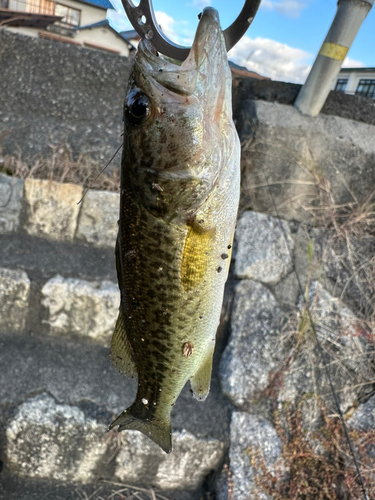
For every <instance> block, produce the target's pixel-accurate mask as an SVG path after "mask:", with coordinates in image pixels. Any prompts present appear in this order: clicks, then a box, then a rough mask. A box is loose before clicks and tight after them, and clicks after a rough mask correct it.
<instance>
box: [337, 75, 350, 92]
mask: <svg viewBox="0 0 375 500" xmlns="http://www.w3.org/2000/svg"><path fill="white" fill-rule="evenodd" d="M347 83H348V79H347V78H338V80H337V82H336V87H335V90H336V91H337V92H345V89H346V84H347Z"/></svg>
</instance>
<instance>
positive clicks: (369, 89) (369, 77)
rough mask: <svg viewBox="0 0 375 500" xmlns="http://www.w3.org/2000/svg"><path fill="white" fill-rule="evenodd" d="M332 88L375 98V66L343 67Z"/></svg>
mask: <svg viewBox="0 0 375 500" xmlns="http://www.w3.org/2000/svg"><path fill="white" fill-rule="evenodd" d="M332 90H336V91H339V92H345V94H355V95H360V96H362V97H369V98H370V99H374V100H375V68H341V70H340V73H339V74H338V77H337V78H336V81H335V83H334V85H333V87H332Z"/></svg>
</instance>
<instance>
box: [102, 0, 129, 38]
mask: <svg viewBox="0 0 375 500" xmlns="http://www.w3.org/2000/svg"><path fill="white" fill-rule="evenodd" d="M111 3H112V5H113V7H114V9H108V11H107V19H108V21H109V22H110V23H111V26H113V28H114V29H115V30H117V31H126V30H132V29H133V26H132V25H131V23H130V21H129V19H128V17H127V15H126V14H125V11H124V7H123V6H122V3H121V0H111Z"/></svg>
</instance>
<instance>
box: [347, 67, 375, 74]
mask: <svg viewBox="0 0 375 500" xmlns="http://www.w3.org/2000/svg"><path fill="white" fill-rule="evenodd" d="M351 72H353V73H354V72H356V73H357V72H358V73H371V72H375V68H364V67H363V66H361V67H360V68H341V69H340V73H351Z"/></svg>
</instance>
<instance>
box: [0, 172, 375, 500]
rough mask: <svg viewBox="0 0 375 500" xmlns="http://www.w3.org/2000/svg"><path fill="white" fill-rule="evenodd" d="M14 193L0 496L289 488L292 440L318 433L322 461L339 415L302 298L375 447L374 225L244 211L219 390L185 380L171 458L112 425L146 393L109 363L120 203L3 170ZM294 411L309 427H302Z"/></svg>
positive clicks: (2, 237)
mask: <svg viewBox="0 0 375 500" xmlns="http://www.w3.org/2000/svg"><path fill="white" fill-rule="evenodd" d="M0 192H1V200H6V203H4V202H3V203H2V206H1V207H0V221H1V226H0V227H1V234H0V365H1V366H2V370H1V383H0V401H1V403H0V406H1V413H0V414H1V417H0V453H1V456H0V458H1V461H2V462H3V463H4V468H3V471H2V473H1V474H2V476H3V477H2V482H1V484H2V486H0V497H1V498H7V499H8V498H9V499H13V498H14V499H15V498H17V500H19V499H25V500H26V499H27V498H30V496H31V495H32V493H33V491H38V494H39V497H38V498H41V499H44V498H45V499H47V498H51V497H53V496H56V494H57V491H59V492H60V496H61V497H62V498H66V499H68V498H73V497H72V494H73V492H74V491H76V490H77V488H78V489H79V490H80V491H82V492H84V493H85V494H87V495H89V494H91V493H94V491H95V488H97V487H98V486H100V487H101V488H102V489H101V495H102V498H106V497H105V496H103V495H104V494H108V496H109V495H110V493H111V490H110V489H108V488H110V487H109V484H110V483H104V482H103V481H102V480H103V479H104V480H106V481H112V482H114V483H117V484H118V486H117V488H119V489H121V488H120V486H119V485H121V484H130V485H133V488H136V489H135V490H134V489H133V492H134V491H138V493H139V495H144V496H143V497H139V498H148V495H149V493H147V492H150V491H151V490H152V494H153V495H156V498H159V496H158V491H160V495H162V497H163V498H170V499H176V500H177V499H178V500H181V499H182V500H185V499H186V500H188V499H191V500H198V499H201V498H205V497H204V495H206V494H208V492H210V494H211V498H212V496H213V497H214V498H217V499H218V500H229V499H231V500H248V499H250V498H256V496H255V495H256V494H258V493H259V491H263V493H262V495H265V496H262V498H272V495H271V494H270V493H269V494H267V495H268V496H267V495H266V493H265V492H267V491H271V492H272V491H273V490H272V488H274V491H273V493H274V494H276V493H275V491H276V492H278V493H280V491H281V492H284V494H285V491H286V492H287V491H288V490H287V489H286V490H285V489H284V490H282V487H284V488H288V484H289V483H288V480H289V481H292V480H295V476H293V474H295V473H296V469H295V463H293V460H292V459H291V455H290V452H289V451H288V450H289V448H288V447H290V446H291V444H290V442H289V441H288V432H289V433H290V432H292V431H293V432H295V433H297V434H296V435H293V434H291V438H290V440H291V441H292V442H294V441H295V440H296V439H297V438H299V439H302V438H304V439H305V441H306V436H307V439H310V441H306V442H305V441H303V443H304V445H305V446H310V448H308V449H307V451H308V452H310V454H311V457H310V458H311V459H312V458H313V457H315V458H316V457H318V459H317V460H318V461H319V460H320V461H322V460H323V458H324V456H326V455H327V454H329V453H330V452H331V451H332V450H329V449H328V450H327V449H326V448H327V443H326V440H325V439H323V440H322V439H321V436H326V435H327V433H328V432H331V431H330V428H329V427H328V430H327V428H325V426H324V423H323V425H322V412H324V411H325V412H326V413H328V414H329V415H331V418H332V416H333V415H335V413H336V409H335V406H334V402H333V399H332V394H331V392H330V385H329V381H328V379H327V376H326V372H325V368H324V365H323V364H322V358H321V355H320V353H319V349H318V347H317V345H316V341H315V339H314V336H313V334H312V331H311V325H310V324H309V321H308V319H307V318H306V308H305V305H304V299H303V297H308V302H309V306H310V313H311V316H312V318H313V321H314V324H315V326H316V332H317V335H318V338H319V339H320V343H321V346H322V349H323V352H324V355H325V357H326V361H327V363H328V366H329V370H330V374H331V377H332V380H333V384H334V386H335V389H336V391H337V394H338V396H339V400H340V404H341V408H342V411H343V412H344V414H345V416H346V418H347V419H348V420H347V422H348V425H349V428H350V431H351V432H352V436H354V434H353V433H356V434H355V436H356V437H353V439H355V440H356V441H355V443H356V446H357V445H358V443H359V441H360V440H361V439H362V440H363V441H366V440H367V443H370V444H371V442H372V441H371V439H373V440H375V421H374V419H373V409H374V407H375V397H374V396H373V387H374V380H375V373H374V367H373V364H372V362H371V360H372V359H373V356H374V334H373V331H372V327H373V323H372V322H371V317H373V309H371V307H369V304H370V306H371V304H372V305H373V294H374V281H373V276H374V271H375V261H374V251H375V237H374V236H371V234H369V233H366V234H365V235H364V236H363V237H359V235H355V234H354V233H352V234H349V233H348V234H347V235H346V238H342V237H341V236H340V234H339V233H338V232H337V229H335V228H331V229H330V228H325V227H320V228H314V227H313V226H311V225H309V224H307V223H301V222H296V221H288V220H281V219H279V218H275V217H273V216H271V215H267V214H262V213H258V212H254V211H248V210H246V211H244V212H243V213H242V215H241V216H240V218H239V220H238V224H237V231H236V238H235V245H234V254H233V262H232V268H231V275H230V278H229V280H228V284H227V287H226V293H225V300H224V306H223V313H222V324H221V326H220V328H219V331H218V342H217V349H216V353H215V360H214V369H213V379H212V388H211V393H210V395H209V398H208V399H207V401H206V402H204V403H200V402H198V401H196V400H194V399H193V398H192V396H191V394H190V392H189V388H188V387H186V388H185V389H184V391H183V392H182V394H181V396H180V398H179V399H178V402H177V404H176V406H175V408H174V410H173V413H172V422H173V442H174V450H173V452H172V454H170V455H166V454H165V453H164V452H162V451H161V450H160V449H159V448H158V447H157V446H156V445H154V444H153V443H152V442H151V441H150V440H148V439H147V438H146V437H144V436H143V435H141V434H140V433H137V432H136V431H127V432H124V433H121V435H118V434H117V431H111V433H109V434H107V433H106V428H107V426H108V424H109V423H110V422H111V420H112V419H113V417H114V416H115V415H117V414H118V413H119V412H120V411H122V410H123V409H124V408H126V407H127V406H129V405H130V404H131V402H132V400H133V398H134V395H135V389H136V388H135V384H134V381H132V380H126V379H125V378H123V377H122V376H121V375H120V374H118V373H117V372H116V370H115V369H114V367H113V366H112V365H111V363H110V359H109V342H110V336H111V333H112V331H113V328H114V324H115V320H116V316H117V309H118V305H119V292H118V289H117V284H116V277H115V269H114V267H115V266H114V255H113V251H114V242H115V234H116V226H117V223H116V221H117V216H118V205H119V196H118V195H117V194H116V193H110V192H100V191H89V193H88V194H87V195H86V196H85V198H84V200H83V202H82V203H80V204H79V205H77V202H78V201H79V200H80V198H81V197H82V188H81V187H80V186H76V185H72V184H58V183H55V182H51V181H43V180H36V179H27V180H26V181H22V180H20V179H16V178H14V177H9V176H6V175H3V174H2V175H1V176H0ZM296 270H297V273H298V278H297V275H296V272H295V271H296ZM298 280H300V282H299V281H298ZM296 411H297V415H302V417H301V416H300V417H299V418H300V419H301V422H300V423H299V426H300V427H298V426H296V427H295V428H294V427H293V428H289V427H288V425H292V424H293V422H294V421H293V419H292V417H291V416H290V415H295V413H293V412H296ZM298 412H300V413H298ZM288 418H289V420H288ZM293 418H297V417H293ZM282 419H284V421H285V422H286V423H285V426H286V430H285V429H284V432H282V430H283V429H282V427H281V423H280V422H282V421H283V420H282ZM301 426H302V427H301ZM301 429H302V430H301ZM317 429H318V430H319V432H320V433H319V432H318V433H317ZM298 432H299V434H298ZM317 436H318V437H317ZM319 436H320V438H319ZM340 436H341V437H340V439H341V441H340V442H339V444H338V446H341V447H342V448H343V449H346V448H345V446H346V444H345V440H344V439H343V436H342V435H340ZM369 436H370V437H369ZM371 436H372V437H371ZM336 438H337V436H336ZM337 439H338V438H337ZM293 440H294V441H293ZM306 443H307V444H306ZM374 443H375V441H374ZM368 446H370V445H369V444H368ZM366 449H367V448H366V447H364V446H362V448H361V447H359V450H360V453H361V456H360V459H361V461H362V462H363V463H365V464H366V467H367V468H366V471H367V472H366V471H365V472H366V481H367V484H369V485H371V484H375V477H374V476H373V473H372V472H371V473H369V472H368V471H369V470H370V471H371V470H373V469H371V467H370V468H368V467H369V465H371V466H372V467H373V465H374V464H373V458H372V455H371V453H370V451H368V453H367V454H366ZM368 450H370V448H368ZM304 452H306V450H304ZM292 456H293V455H292ZM340 460H342V457H341V458H340ZM346 460H347V463H346V465H345V467H346V473H347V476H348V477H349V478H350V477H354V476H355V473H354V472H353V468H352V465H351V463H350V459H349V458H347V459H346ZM319 463H320V462H319ZM339 463H340V464H341V465H339ZM334 465H335V466H337V468H338V470H339V467H342V463H341V462H339V461H338V462H337V463H334ZM311 467H312V471H313V473H315V472H316V471H315V469H314V466H311ZM316 467H318V466H316ZM340 473H341V472H340ZM350 474H352V475H350ZM371 474H372V475H371ZM273 477H274V478H276V480H275V484H276V486H275V484H274V483H273V482H272V481H273V480H272V478H273ZM332 477H335V476H334V474H333V476H332ZM288 478H289V479H288ZM327 481H328V480H327ZM284 483H285V485H286V486H282V485H284ZM271 486H272V487H271ZM328 487H331V488H334V486H333V480H332V482H331V484H330V485H329V484H328ZM341 487H342V488H345V487H346V486H345V485H341ZM106 488H107V489H106ZM113 488H114V486H112V489H113ZM137 488H138V489H137ZM267 488H268V489H267ZM122 489H123V490H124V491H125V486H124V487H123V488H122ZM142 491H144V492H146V493H142ZM344 491H345V490H344ZM41 492H44V493H41ZM106 492H107V493H106ZM131 492H132V490H131V488H130V487H129V488H128V490H127V494H129V495H130V494H131ZM155 492H156V493H155ZM257 492H258V493H257ZM150 494H151V493H150ZM1 495H3V496H1ZM12 495H13V496H12ZM93 498H97V497H95V495H94V497H93ZM98 498H99V497H98ZM160 498H161V497H160ZM207 498H208V497H207Z"/></svg>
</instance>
